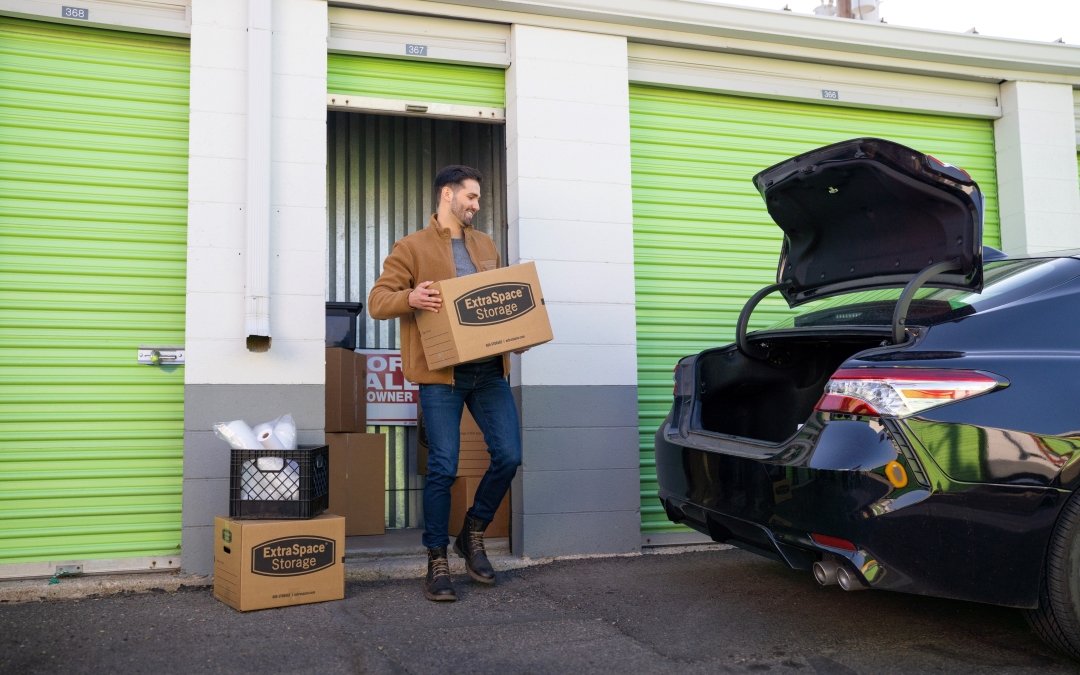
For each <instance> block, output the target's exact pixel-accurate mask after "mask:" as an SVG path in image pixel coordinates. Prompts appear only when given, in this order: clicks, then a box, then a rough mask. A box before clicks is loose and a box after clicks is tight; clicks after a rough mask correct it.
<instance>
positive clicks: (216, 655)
mask: <svg viewBox="0 0 1080 675" xmlns="http://www.w3.org/2000/svg"><path fill="white" fill-rule="evenodd" d="M458 589H459V600H458V602H457V603H454V604H445V605H436V604H434V603H431V602H428V601H426V600H424V598H423V596H422V595H421V593H420V588H419V582H418V581H414V580H410V581H383V582H357V583H352V584H350V585H349V586H348V588H347V592H346V598H345V600H343V601H340V602H332V603H324V604H318V605H305V606H301V607H291V608H284V609H274V610H264V611H260V612H252V613H248V614H241V613H239V612H236V611H234V610H232V609H230V608H229V607H226V606H225V605H223V604H220V603H218V602H217V601H215V600H214V599H213V598H212V597H211V594H210V591H209V590H208V589H186V590H181V591H179V592H177V593H154V594H143V595H123V596H111V597H107V598H99V599H88V600H81V601H68V602H49V603H37V604H22V605H10V606H4V605H0V673H5V674H7V673H98V672H102V673H104V672H109V673H186V672H221V673H259V674H260V675H266V674H267V673H279V672H282V673H305V674H307V673H312V674H315V673H414V674H420V673H462V672H470V673H499V674H503V673H537V674H542V673H553V674H557V675H567V674H568V673H583V672H611V673H680V674H681V673H717V672H734V673H740V672H764V671H773V672H778V673H795V672H799V673H809V674H813V675H850V674H852V673H863V674H870V673H874V674H878V673H937V672H941V673H1074V672H1080V667H1078V666H1077V664H1075V663H1073V662H1071V661H1069V660H1068V659H1065V658H1064V657H1061V656H1060V655H1058V654H1056V653H1055V652H1053V651H1051V650H1050V649H1049V648H1047V647H1045V646H1043V644H1042V643H1041V642H1040V641H1039V640H1038V638H1036V637H1035V636H1034V635H1033V634H1032V633H1031V632H1030V631H1029V630H1028V628H1027V625H1026V624H1025V623H1024V620H1023V617H1022V616H1021V615H1020V613H1019V612H1018V611H1016V610H1011V609H1003V608H998V607H989V606H986V605H976V604H972V603H964V602H956V601H949V600H938V599H933V598H921V597H917V596H910V595H901V594H897V593H887V592H878V591H870V592H863V593H845V592H843V591H841V590H839V589H838V588H836V587H831V588H820V587H818V586H817V584H816V583H814V581H813V580H812V578H811V576H810V575H809V574H807V573H800V572H793V571H791V570H787V569H785V568H784V567H782V566H781V565H779V564H777V563H773V562H771V561H768V560H765V559H762V558H758V557H756V556H752V555H750V554H747V553H743V552H741V551H738V550H731V551H710V552H701V553H685V554H680V555H645V556H641V557H633V558H605V559H596V560H578V561H567V562H559V563H554V564H551V565H546V566H542V567H533V568H528V569H524V570H519V571H516V572H510V573H507V574H505V575H503V576H502V579H501V583H500V585H498V586H496V587H494V588H487V587H480V586H477V585H476V584H472V583H470V582H468V581H467V580H465V579H460V580H459V583H458Z"/></svg>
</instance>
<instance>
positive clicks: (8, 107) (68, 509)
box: [0, 18, 189, 564]
mask: <svg viewBox="0 0 1080 675" xmlns="http://www.w3.org/2000/svg"><path fill="white" fill-rule="evenodd" d="M188 62H189V48H188V41H187V40H184V39H179V38H171V37H161V36H153V35H139V34H135V33H127V32H115V31H106V30H100V29H95V28H86V27H82V26H67V25H61V24H56V23H38V22H34V21H23V20H19V19H11V18H0V564H4V563H19V562H34V561H54V562H55V561H65V560H84V559H94V558H97V559H123V558H140V557H149V556H159V555H160V556H168V555H175V554H176V553H177V552H178V549H179V546H180V493H181V484H182V479H183V437H184V429H183V426H184V425H183V420H184V369H183V368H182V367H179V368H178V367H175V366H173V367H151V366H140V365H138V364H137V363H136V353H137V352H136V350H137V348H138V347H139V346H140V345H156V346H164V345H182V344H183V343H184V297H185V274H186V271H185V270H186V261H187V182H188V178H187V163H188Z"/></svg>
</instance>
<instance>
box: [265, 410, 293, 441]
mask: <svg viewBox="0 0 1080 675" xmlns="http://www.w3.org/2000/svg"><path fill="white" fill-rule="evenodd" d="M271 424H273V425H274V439H275V440H276V441H277V442H278V443H280V444H281V447H280V448H275V449H280V450H296V422H295V421H293V417H292V415H290V414H289V413H285V414H284V415H282V416H281V417H279V418H277V419H276V420H274V421H273V422H272V423H271ZM263 445H266V444H265V443H264V444H263ZM266 447H268V448H269V447H270V446H269V445H266Z"/></svg>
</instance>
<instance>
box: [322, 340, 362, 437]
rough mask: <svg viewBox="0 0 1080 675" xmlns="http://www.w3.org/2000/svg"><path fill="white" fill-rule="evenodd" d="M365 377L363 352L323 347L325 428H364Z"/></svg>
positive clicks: (341, 429)
mask: <svg viewBox="0 0 1080 675" xmlns="http://www.w3.org/2000/svg"><path fill="white" fill-rule="evenodd" d="M366 378H367V360H366V359H364V357H363V356H361V355H360V354H357V353H356V352H354V351H353V350H351V349H342V348H340V347H331V348H329V349H327V350H326V431H328V432H334V433H339V432H353V431H360V432H362V431H364V430H365V429H366V428H367V401H366V400H365V399H364V382H365V380H366Z"/></svg>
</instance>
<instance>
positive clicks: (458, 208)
mask: <svg viewBox="0 0 1080 675" xmlns="http://www.w3.org/2000/svg"><path fill="white" fill-rule="evenodd" d="M443 189H444V190H451V188H450V186H447V187H445V188H443ZM479 210H480V184H479V183H477V182H476V181H474V180H472V179H471V178H466V179H465V180H463V181H462V182H461V187H460V188H458V189H457V191H456V192H455V191H453V190H451V201H450V213H452V214H454V216H456V217H457V219H458V220H460V221H461V222H462V223H464V224H466V225H472V219H473V216H474V215H476V212H477V211H479Z"/></svg>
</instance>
